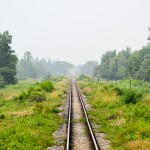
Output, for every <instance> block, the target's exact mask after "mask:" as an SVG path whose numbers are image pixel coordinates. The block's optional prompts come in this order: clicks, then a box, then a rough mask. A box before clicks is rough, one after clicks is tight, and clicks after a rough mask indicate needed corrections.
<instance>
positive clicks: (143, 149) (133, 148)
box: [125, 140, 150, 150]
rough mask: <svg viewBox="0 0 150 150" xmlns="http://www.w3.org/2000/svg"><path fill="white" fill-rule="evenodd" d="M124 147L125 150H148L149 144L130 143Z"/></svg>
mask: <svg viewBox="0 0 150 150" xmlns="http://www.w3.org/2000/svg"><path fill="white" fill-rule="evenodd" d="M125 147H126V149H127V150H150V142H149V141H143V140H136V141H130V142H128V143H127V144H126V145H125Z"/></svg>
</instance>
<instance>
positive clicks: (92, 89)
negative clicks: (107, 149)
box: [79, 80, 150, 150]
mask: <svg viewBox="0 0 150 150" xmlns="http://www.w3.org/2000/svg"><path fill="white" fill-rule="evenodd" d="M79 83H80V84H81V87H82V91H83V93H84V94H85V95H86V96H87V99H88V100H87V101H88V103H89V104H91V107H92V110H89V112H88V113H89V116H90V119H91V120H93V121H94V122H96V123H97V124H98V125H99V132H104V133H106V137H107V139H109V140H110V141H111V149H112V150H116V149H117V150H126V149H127V150H136V149H139V150H140V149H141V150H148V149H149V148H150V146H149V145H150V117H149V116H150V107H149V104H150V99H149V97H150V91H149V90H150V89H149V83H145V82H143V81H134V82H133V85H132V90H133V91H134V92H133V91H131V90H130V87H129V82H128V81H120V82H119V83H117V84H113V83H93V85H91V84H89V83H88V82H87V81H83V80H80V81H79ZM83 85H84V86H83ZM87 89H88V90H87ZM128 92H129V93H128ZM132 92H133V93H132ZM138 92H140V93H141V92H142V96H141V95H139V97H138ZM128 100H129V101H128Z"/></svg>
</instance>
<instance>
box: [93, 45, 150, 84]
mask: <svg viewBox="0 0 150 150" xmlns="http://www.w3.org/2000/svg"><path fill="white" fill-rule="evenodd" d="M93 76H94V77H96V78H97V79H99V78H103V79H106V80H121V79H126V78H132V79H140V80H146V81H150V44H147V45H146V46H144V47H142V49H140V50H136V51H134V52H131V49H130V48H129V47H127V48H126V49H125V50H122V51H120V52H119V53H118V54H117V52H116V50H113V51H107V52H106V53H105V54H103V55H102V58H101V63H100V65H98V66H96V67H95V68H94V71H93Z"/></svg>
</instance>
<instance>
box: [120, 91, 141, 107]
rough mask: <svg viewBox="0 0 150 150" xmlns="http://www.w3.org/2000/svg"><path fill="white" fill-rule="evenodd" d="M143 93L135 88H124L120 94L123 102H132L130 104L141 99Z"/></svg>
mask: <svg viewBox="0 0 150 150" xmlns="http://www.w3.org/2000/svg"><path fill="white" fill-rule="evenodd" d="M142 96H143V94H142V93H141V92H140V91H138V90H135V89H131V90H130V89H125V90H124V91H123V95H122V98H121V100H122V101H123V102H124V103H125V104H129V103H132V104H135V103H137V102H138V101H140V100H141V98H142Z"/></svg>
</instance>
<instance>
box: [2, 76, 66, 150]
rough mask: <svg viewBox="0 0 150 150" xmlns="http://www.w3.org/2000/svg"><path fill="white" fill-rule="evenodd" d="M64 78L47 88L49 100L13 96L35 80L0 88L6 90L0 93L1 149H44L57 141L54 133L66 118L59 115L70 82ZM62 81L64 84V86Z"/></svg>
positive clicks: (33, 83) (32, 84)
mask: <svg viewBox="0 0 150 150" xmlns="http://www.w3.org/2000/svg"><path fill="white" fill-rule="evenodd" d="M63 80H64V81H62V80H61V81H59V82H55V90H54V91H52V92H51V93H48V92H47V93H46V100H45V101H43V102H40V103H37V102H31V101H29V100H24V101H19V100H14V98H13V97H14V96H18V95H19V94H20V93H21V92H22V91H25V92H27V90H28V88H29V87H31V86H35V85H37V84H36V82H35V81H23V82H21V83H18V84H17V85H12V86H8V87H6V88H5V89H2V90H0V93H3V94H1V96H0V149H1V150H6V149H7V150H8V149H9V150H16V149H20V150H21V149H22V150H26V149H28V150H42V149H46V148H47V147H48V146H51V145H53V144H54V139H53V136H52V135H53V133H54V132H55V131H56V130H57V128H58V126H59V125H60V124H61V123H62V122H63V120H62V119H61V118H60V116H59V115H58V113H59V112H60V111H59V109H58V107H59V106H61V105H62V104H63V96H64V91H65V89H66V86H67V81H66V79H63ZM61 82H64V83H65V84H63V86H62V83H61ZM60 84H61V87H60ZM13 91H15V94H13V96H12V95H11V92H13Z"/></svg>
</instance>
